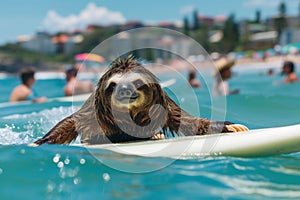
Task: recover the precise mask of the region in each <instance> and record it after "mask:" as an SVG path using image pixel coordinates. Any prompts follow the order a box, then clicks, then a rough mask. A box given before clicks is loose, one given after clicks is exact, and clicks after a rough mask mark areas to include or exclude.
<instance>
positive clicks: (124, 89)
mask: <svg viewBox="0 0 300 200" xmlns="http://www.w3.org/2000/svg"><path fill="white" fill-rule="evenodd" d="M135 95H136V92H135V90H134V88H133V87H132V86H131V85H120V86H119V87H118V88H117V98H118V99H130V98H133V97H135Z"/></svg>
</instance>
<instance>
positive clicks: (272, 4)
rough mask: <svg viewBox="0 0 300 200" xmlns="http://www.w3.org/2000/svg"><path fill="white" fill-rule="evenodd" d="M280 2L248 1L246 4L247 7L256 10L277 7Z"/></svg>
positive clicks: (268, 0)
mask: <svg viewBox="0 0 300 200" xmlns="http://www.w3.org/2000/svg"><path fill="white" fill-rule="evenodd" d="M279 3H280V1H279V0H272V1H270V0H248V1H245V2H244V6H245V7H255V8H263V7H277V6H278V5H279Z"/></svg>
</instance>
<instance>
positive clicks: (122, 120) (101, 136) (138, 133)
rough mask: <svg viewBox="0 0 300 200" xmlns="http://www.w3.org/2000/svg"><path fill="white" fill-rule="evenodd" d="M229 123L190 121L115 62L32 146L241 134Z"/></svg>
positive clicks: (138, 71)
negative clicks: (77, 104) (78, 140)
mask: <svg viewBox="0 0 300 200" xmlns="http://www.w3.org/2000/svg"><path fill="white" fill-rule="evenodd" d="M247 130H248V129H247V127H245V126H244V125H240V124H233V123H231V122H227V121H225V122H221V121H213V120H209V119H206V118H200V117H194V116H192V115H190V114H189V113H187V112H186V111H184V110H183V109H182V108H180V107H179V106H178V105H177V104H176V103H175V102H174V101H173V100H172V99H171V98H170V97H169V96H168V95H167V94H166V92H165V91H164V90H163V89H162V88H161V86H160V84H159V81H158V78H157V77H156V76H155V75H154V74H153V73H151V72H150V71H149V70H148V69H146V68H145V67H144V66H143V65H142V64H141V63H140V62H139V61H138V60H137V59H135V58H134V57H133V56H127V57H126V58H118V59H116V60H115V61H114V62H113V63H112V64H111V66H110V67H109V68H108V70H107V71H106V72H105V73H104V75H103V76H102V77H101V78H100V80H99V81H98V84H97V88H96V90H95V91H94V92H93V93H92V94H91V95H90V97H89V98H88V99H87V100H86V102H85V103H84V104H83V106H82V107H81V108H80V109H79V110H78V111H77V112H75V113H73V114H72V115H70V116H68V117H66V118H65V119H63V120H61V121H60V122H59V123H57V124H56V125H55V126H54V127H53V128H52V129H51V130H50V131H49V132H48V133H47V134H46V135H45V136H44V137H42V138H41V139H38V140H37V141H35V142H34V144H33V145H41V144H44V143H48V144H69V143H71V142H72V141H73V140H75V139H76V138H77V137H78V136H80V137H81V143H84V144H104V143H123V142H132V141H141V140H149V139H164V138H165V136H166V135H167V134H170V133H171V134H172V135H173V136H176V135H177V136H182V135H184V136H194V135H205V134H214V133H221V132H222V133H224V132H240V131H247Z"/></svg>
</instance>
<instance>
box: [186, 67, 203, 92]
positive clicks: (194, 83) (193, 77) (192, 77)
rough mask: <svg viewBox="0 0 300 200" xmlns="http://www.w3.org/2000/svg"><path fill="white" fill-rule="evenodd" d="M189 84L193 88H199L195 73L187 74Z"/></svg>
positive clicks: (192, 71) (193, 71) (199, 84)
mask: <svg viewBox="0 0 300 200" xmlns="http://www.w3.org/2000/svg"><path fill="white" fill-rule="evenodd" d="M188 81H189V84H190V85H191V87H193V88H201V83H200V81H199V80H198V79H197V78H196V71H195V70H191V71H190V72H189V77H188Z"/></svg>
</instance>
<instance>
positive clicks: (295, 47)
mask: <svg viewBox="0 0 300 200" xmlns="http://www.w3.org/2000/svg"><path fill="white" fill-rule="evenodd" d="M299 50H300V43H293V44H288V45H285V46H284V47H283V48H282V50H281V51H282V53H295V52H297V51H299Z"/></svg>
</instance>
